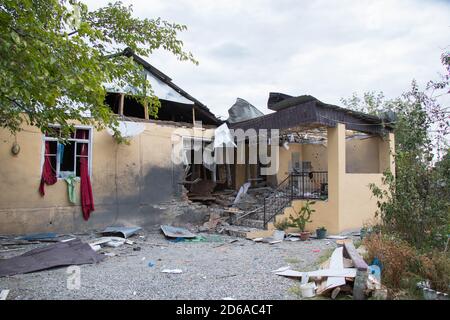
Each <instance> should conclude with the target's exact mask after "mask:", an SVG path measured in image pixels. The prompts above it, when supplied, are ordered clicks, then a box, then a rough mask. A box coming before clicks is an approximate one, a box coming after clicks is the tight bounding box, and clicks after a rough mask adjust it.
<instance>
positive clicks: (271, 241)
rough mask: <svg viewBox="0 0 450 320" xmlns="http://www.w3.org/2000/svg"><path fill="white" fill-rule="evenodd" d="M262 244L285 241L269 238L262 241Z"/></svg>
mask: <svg viewBox="0 0 450 320" xmlns="http://www.w3.org/2000/svg"><path fill="white" fill-rule="evenodd" d="M261 242H264V243H268V244H275V243H280V242H283V240H275V239H274V238H272V237H269V238H264V239H262V241H261Z"/></svg>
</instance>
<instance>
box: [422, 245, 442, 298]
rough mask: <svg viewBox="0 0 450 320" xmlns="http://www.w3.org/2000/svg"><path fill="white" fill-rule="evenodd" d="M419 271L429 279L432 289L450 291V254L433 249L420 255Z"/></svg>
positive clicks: (423, 276)
mask: <svg viewBox="0 0 450 320" xmlns="http://www.w3.org/2000/svg"><path fill="white" fill-rule="evenodd" d="M418 273H419V274H420V275H421V276H422V278H424V279H427V280H429V282H430V286H431V288H432V289H434V290H437V291H441V292H446V293H450V292H449V291H450V290H449V286H450V255H449V254H448V253H447V252H440V251H432V252H430V253H427V254H423V255H421V256H420V257H419V270H418Z"/></svg>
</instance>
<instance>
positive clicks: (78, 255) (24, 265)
mask: <svg viewBox="0 0 450 320" xmlns="http://www.w3.org/2000/svg"><path fill="white" fill-rule="evenodd" d="M103 259H105V256H104V255H101V254H98V253H96V252H95V251H94V250H92V248H91V246H90V245H89V244H87V243H83V242H81V240H80V239H76V240H72V241H67V242H57V243H54V244H50V245H48V246H45V247H42V248H37V249H33V250H30V251H27V252H25V253H24V254H22V255H20V256H16V257H12V258H9V259H1V260H0V277H4V276H12V275H15V274H22V273H29V272H35V271H41V270H46V269H50V268H53V267H61V266H67V265H81V264H91V263H97V262H100V261H102V260H103Z"/></svg>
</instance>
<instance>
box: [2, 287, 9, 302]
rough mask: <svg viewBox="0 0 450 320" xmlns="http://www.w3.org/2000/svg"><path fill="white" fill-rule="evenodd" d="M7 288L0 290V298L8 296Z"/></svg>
mask: <svg viewBox="0 0 450 320" xmlns="http://www.w3.org/2000/svg"><path fill="white" fill-rule="evenodd" d="M8 294H9V290H7V289H5V290H2V291H1V292H0V300H6V298H7V297H8Z"/></svg>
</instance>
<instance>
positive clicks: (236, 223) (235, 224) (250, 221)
mask: <svg viewBox="0 0 450 320" xmlns="http://www.w3.org/2000/svg"><path fill="white" fill-rule="evenodd" d="M327 184H328V176H327V172H299V173H292V174H290V175H288V176H287V177H286V178H285V179H284V180H283V181H282V182H281V183H280V184H279V185H278V186H277V187H276V188H275V189H274V190H273V191H272V192H271V193H270V194H269V195H268V196H266V197H265V198H264V203H263V205H262V206H261V207H259V208H258V210H256V211H254V212H250V213H244V214H241V215H240V216H238V217H235V218H234V219H233V221H232V225H231V226H229V227H227V228H226V231H227V233H228V234H229V235H233V236H238V237H248V236H249V233H252V234H254V235H258V234H261V235H263V234H267V224H268V223H269V222H273V221H275V216H276V215H278V214H281V213H283V211H284V209H285V208H287V207H289V206H290V205H291V202H292V200H295V199H325V198H326V197H328V187H327Z"/></svg>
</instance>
